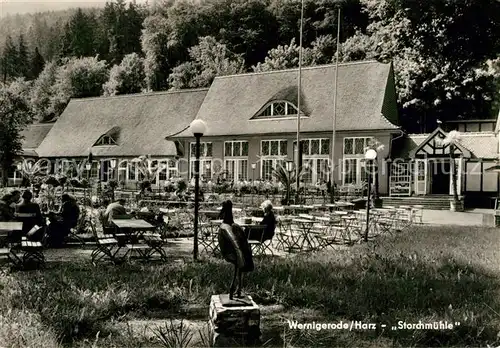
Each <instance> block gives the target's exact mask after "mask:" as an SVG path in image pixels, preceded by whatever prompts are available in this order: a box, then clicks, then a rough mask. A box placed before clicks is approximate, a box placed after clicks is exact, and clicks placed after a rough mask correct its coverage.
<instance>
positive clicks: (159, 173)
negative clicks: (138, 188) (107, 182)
mask: <svg viewBox="0 0 500 348" xmlns="http://www.w3.org/2000/svg"><path fill="white" fill-rule="evenodd" d="M148 169H149V171H150V172H151V173H152V174H153V178H152V181H151V184H153V185H159V184H162V181H166V180H169V179H171V178H173V177H177V176H178V175H177V174H178V163H177V161H176V160H173V159H155V160H152V161H150V162H149V164H148ZM141 180H144V174H143V173H142V172H141V171H140V170H139V168H137V163H134V162H132V161H127V160H122V161H120V163H119V164H118V181H124V182H128V181H141Z"/></svg>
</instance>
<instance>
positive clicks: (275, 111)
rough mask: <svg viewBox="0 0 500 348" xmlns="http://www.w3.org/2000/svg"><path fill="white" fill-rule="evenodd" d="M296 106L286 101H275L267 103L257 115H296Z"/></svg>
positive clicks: (267, 116)
mask: <svg viewBox="0 0 500 348" xmlns="http://www.w3.org/2000/svg"><path fill="white" fill-rule="evenodd" d="M296 115H297V108H296V107H295V106H294V105H292V104H291V103H289V102H287V101H275V102H273V103H271V104H269V105H268V106H267V107H266V108H265V109H264V110H263V111H262V112H261V113H260V114H259V115H258V116H257V117H259V118H261V117H262V118H270V117H285V116H296Z"/></svg>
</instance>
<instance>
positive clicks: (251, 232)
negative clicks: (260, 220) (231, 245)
mask: <svg viewBox="0 0 500 348" xmlns="http://www.w3.org/2000/svg"><path fill="white" fill-rule="evenodd" d="M265 227H266V226H265V225H255V226H251V227H249V228H248V229H247V233H248V235H247V238H250V237H255V236H257V239H253V238H252V239H248V244H249V245H250V248H251V249H252V253H253V254H254V255H265V254H266V251H267V250H268V251H269V252H270V253H271V255H274V252H273V249H272V239H268V240H264V230H265Z"/></svg>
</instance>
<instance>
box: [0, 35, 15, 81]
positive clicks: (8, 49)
mask: <svg viewBox="0 0 500 348" xmlns="http://www.w3.org/2000/svg"><path fill="white" fill-rule="evenodd" d="M17 58H18V55H17V48H16V46H15V45H14V41H13V40H12V37H11V36H10V35H9V36H7V39H6V41H5V46H4V49H3V57H2V61H3V64H2V65H3V83H4V84H5V83H7V81H11V80H12V79H14V78H16V77H17V76H18V74H17V62H18V60H17Z"/></svg>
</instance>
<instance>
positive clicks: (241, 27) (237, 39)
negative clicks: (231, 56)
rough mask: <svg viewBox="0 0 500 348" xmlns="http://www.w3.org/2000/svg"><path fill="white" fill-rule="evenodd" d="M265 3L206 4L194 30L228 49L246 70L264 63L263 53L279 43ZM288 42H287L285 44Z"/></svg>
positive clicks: (225, 0) (228, 0) (230, 0)
mask: <svg viewBox="0 0 500 348" xmlns="http://www.w3.org/2000/svg"><path fill="white" fill-rule="evenodd" d="M269 4H270V1H269V0H221V1H212V2H209V3H208V4H207V5H206V6H203V7H202V8H201V9H200V10H198V12H199V16H198V17H201V18H199V19H198V23H199V24H198V26H202V25H205V27H208V30H204V28H203V27H202V29H200V30H202V31H203V33H202V34H201V35H198V36H206V35H210V36H213V37H215V38H216V39H217V40H219V41H220V42H221V43H223V44H226V45H227V47H230V48H231V50H232V51H233V52H234V53H235V54H239V55H241V56H242V58H243V59H244V61H245V66H246V67H247V68H249V67H251V66H252V65H255V64H257V63H258V62H261V61H262V60H264V58H265V56H266V53H267V51H269V50H270V49H272V48H274V47H276V46H277V45H278V44H279V43H280V40H279V36H278V32H279V26H278V21H277V19H276V16H275V15H274V14H273V12H272V11H271V9H270V8H269ZM287 41H289V40H287Z"/></svg>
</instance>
